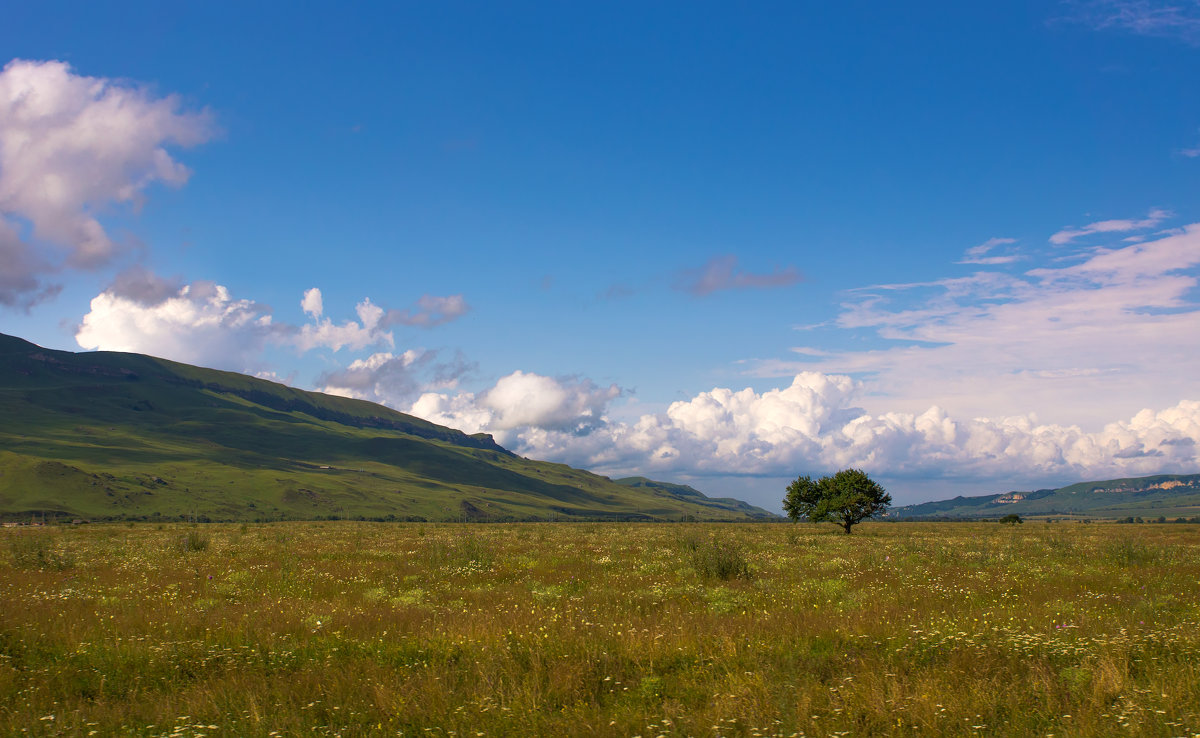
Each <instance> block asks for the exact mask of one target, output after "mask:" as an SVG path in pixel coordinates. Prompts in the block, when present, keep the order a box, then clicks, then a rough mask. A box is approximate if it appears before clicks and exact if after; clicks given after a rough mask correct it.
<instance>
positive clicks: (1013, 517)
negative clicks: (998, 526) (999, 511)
mask: <svg viewBox="0 0 1200 738" xmlns="http://www.w3.org/2000/svg"><path fill="white" fill-rule="evenodd" d="M1000 522H1001V523H1003V524H1004V525H1017V524H1020V523H1024V522H1025V521H1024V520H1021V516H1020V515H1017V514H1016V513H1009V514H1008V515H1005V516H1004V517H1002V518H1000Z"/></svg>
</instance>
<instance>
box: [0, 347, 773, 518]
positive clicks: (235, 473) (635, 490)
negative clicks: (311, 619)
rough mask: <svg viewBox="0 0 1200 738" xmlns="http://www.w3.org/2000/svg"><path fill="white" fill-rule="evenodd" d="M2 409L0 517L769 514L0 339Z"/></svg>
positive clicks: (347, 402) (224, 384) (343, 408)
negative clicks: (627, 483) (626, 483)
mask: <svg viewBox="0 0 1200 738" xmlns="http://www.w3.org/2000/svg"><path fill="white" fill-rule="evenodd" d="M0 418H3V422H2V423H0V517H3V518H5V519H17V518H20V517H22V516H28V515H36V514H39V513H48V514H51V515H61V516H71V517H80V518H90V519H114V518H115V519H121V518H124V519H130V518H134V519H142V518H144V519H170V518H178V517H181V516H182V517H191V518H196V519H211V520H261V519H314V518H339V517H344V518H367V519H385V520H405V519H407V520H548V519H576V520H608V519H631V520H680V519H697V520H718V519H720V520H754V519H771V518H774V517H775V516H773V515H772V514H771V513H769V512H767V511H765V510H761V509H759V508H755V507H753V506H750V505H747V504H746V503H741V502H740V501H736V500H724V499H721V500H713V499H711V498H708V497H706V496H704V495H700V496H699V497H697V496H696V495H694V494H691V493H688V494H677V493H676V492H675V491H673V490H672V485H669V484H666V483H656V484H662V485H663V486H660V487H653V488H652V487H645V486H643V487H638V486H630V485H624V484H618V483H616V482H613V481H612V480H610V479H608V478H606V477H602V476H599V475H596V474H592V473H590V472H586V471H582V470H578V469H572V468H570V467H568V466H565V465H563V464H552V463H548V462H540V461H534V460H530V459H524V458H522V457H520V456H517V455H515V454H513V453H511V452H510V451H508V450H506V449H504V448H502V447H501V446H499V445H498V444H497V443H496V442H495V440H494V439H493V438H492V437H491V436H489V435H486V434H475V435H469V434H466V433H463V432H461V431H458V430H455V429H453V428H447V427H444V426H440V425H436V424H434V423H430V422H428V421H425V420H422V419H420V418H416V417H413V416H411V415H406V414H404V413H400V412H397V411H395V410H392V409H390V408H386V407H383V406H381V405H376V404H374V403H370V402H366V401H363V400H354V399H349V398H344V397H337V396H333V395H326V394H321V393H317V392H308V391H305V390H298V389H294V388H292V387H287V386H284V385H281V384H278V383H275V382H270V381H267V380H264V379H258V378H255V377H249V376H246V375H243V374H237V373H234V372H225V371H218V370H214V369H204V368H201V367H196V366H191V365H188V364H180V363H177V362H173V361H167V360H165V359H158V358H154V357H150V356H145V355H141V354H128V353H116V352H84V353H72V352H67V351H54V350H50V349H44V348H41V347H38V346H36V345H34V344H32V343H29V342H28V341H24V340H22V339H19V338H15V337H12V336H6V335H3V334H0ZM689 489H690V488H689ZM693 492H694V490H693ZM697 494H698V493H697Z"/></svg>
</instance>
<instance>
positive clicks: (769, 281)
mask: <svg viewBox="0 0 1200 738" xmlns="http://www.w3.org/2000/svg"><path fill="white" fill-rule="evenodd" d="M801 279H802V277H801V275H800V271H799V270H798V269H796V267H794V266H788V267H784V268H782V269H775V270H774V271H771V272H767V273H765V274H755V273H753V272H747V271H744V270H742V269H739V268H738V258H737V257H736V256H733V255H732V254H727V255H724V256H716V257H713V258H712V259H709V261H708V263H706V264H705V265H704V266H702V267H700V268H698V269H686V270H684V271H683V272H681V273H680V274H679V276H678V278H677V279H676V281H675V289H678V290H681V291H683V292H687V293H688V294H690V295H693V296H695V297H705V296H707V295H711V294H712V293H714V292H721V291H723V290H745V289H771V288H776V287H788V286H791V285H793V284H796V283H797V282H799V281H800V280H801Z"/></svg>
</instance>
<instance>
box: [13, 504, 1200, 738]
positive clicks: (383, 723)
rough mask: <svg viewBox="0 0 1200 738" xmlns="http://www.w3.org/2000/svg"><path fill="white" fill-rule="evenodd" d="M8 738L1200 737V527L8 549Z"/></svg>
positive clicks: (491, 533)
mask: <svg viewBox="0 0 1200 738" xmlns="http://www.w3.org/2000/svg"><path fill="white" fill-rule="evenodd" d="M0 598H2V602H3V606H2V607H0V732H2V733H4V734H33V735H85V736H86V735H139V736H197V735H208V736H269V735H300V734H304V735H343V736H352V735H383V734H387V735H401V734H402V735H408V736H421V735H432V736H483V735H513V736H516V735H535V734H540V735H622V736H634V735H640V736H659V735H666V736H675V735H693V736H715V735H721V736H766V735H785V736H786V735H808V736H828V735H870V734H889V733H890V734H899V735H906V734H912V735H971V734H978V735H1047V734H1054V735H1120V736H1124V735H1138V736H1141V735H1150V736H1191V735H1196V734H1198V733H1200V526H1195V525H1169V526H1168V525H1145V526H1142V525H1122V526H1116V525H1100V524H1097V525H1084V524H1061V523H1060V524H1046V523H1026V524H1025V525H1023V526H1015V527H1005V526H1000V525H997V524H994V523H992V524H988V523H962V524H919V523H911V524H910V523H901V524H884V523H873V524H864V525H861V526H859V527H857V528H856V529H855V533H854V535H852V536H844V535H841V534H840V533H839V532H838V531H837V530H836V529H835V528H834V527H833V526H822V525H793V524H773V525H770V524H761V525H730V524H725V525H720V524H658V525H655V524H599V523H587V524H579V523H575V524H571V523H562V524H556V523H541V524H494V525H482V524H386V523H361V522H358V523H354V522H329V523H274V524H265V525H253V524H251V525H239V524H227V525H226V524H222V525H216V524H214V525H201V526H198V527H193V526H187V525H182V524H180V525H170V524H168V525H161V526H157V525H150V524H139V525H136V526H133V525H125V524H111V525H85V526H63V527H48V528H18V529H14V528H6V529H3V530H0Z"/></svg>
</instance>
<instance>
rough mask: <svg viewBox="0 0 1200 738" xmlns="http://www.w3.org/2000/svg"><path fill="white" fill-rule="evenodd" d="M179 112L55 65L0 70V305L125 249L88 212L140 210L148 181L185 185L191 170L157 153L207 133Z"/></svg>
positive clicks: (18, 63) (31, 298) (16, 63)
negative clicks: (60, 274) (0, 268)
mask: <svg viewBox="0 0 1200 738" xmlns="http://www.w3.org/2000/svg"><path fill="white" fill-rule="evenodd" d="M180 108H181V103H180V100H179V98H178V97H176V96H167V97H165V98H156V97H155V96H154V95H152V94H151V93H150V92H149V91H147V90H146V89H144V88H141V87H137V86H133V85H129V84H126V83H122V82H117V81H114V80H109V79H103V78H97V77H84V76H80V75H77V74H74V73H73V72H72V71H71V68H70V67H69V66H68V65H67V64H65V63H63V62H58V61H47V62H37V61H25V60H20V59H17V60H13V61H11V62H9V63H8V64H7V65H5V67H4V69H3V70H2V71H0V265H2V266H3V267H4V268H3V271H2V272H0V273H2V274H3V276H2V277H0V304H3V305H8V306H19V307H25V308H28V307H29V306H30V305H32V304H33V303H34V302H37V301H38V300H40V299H44V298H46V297H48V296H51V295H52V294H53V293H54V291H55V288H54V286H53V285H49V286H48V285H45V284H44V283H43V279H44V278H45V277H46V276H47V275H50V274H53V273H55V272H57V271H61V270H62V269H65V268H79V269H94V268H97V267H102V266H105V265H107V264H109V263H111V262H112V260H113V259H114V257H116V256H117V255H118V254H119V253H120V252H121V251H122V250H123V248H124V247H123V246H122V245H121V244H119V243H117V242H115V241H113V240H112V238H111V237H110V236H109V235H108V233H107V232H106V231H105V229H104V226H103V225H101V223H100V221H99V220H98V219H97V217H96V214H97V213H99V212H102V211H103V210H104V209H105V208H108V207H110V206H111V205H113V204H126V205H131V206H133V207H138V206H140V204H141V202H142V201H143V199H144V197H145V190H146V189H147V188H148V187H149V186H150V185H151V184H153V183H155V182H161V183H164V184H167V185H170V186H175V187H178V186H181V185H183V184H184V183H185V182H186V181H187V179H188V176H189V174H190V172H189V171H188V169H187V168H186V167H184V166H183V165H181V164H179V163H178V162H177V161H175V160H174V159H173V158H172V157H171V155H170V154H169V153H167V149H166V147H167V146H168V145H177V146H185V147H186V146H193V145H195V144H199V143H201V142H203V141H205V140H207V139H208V138H210V137H211V136H212V135H213V130H214V129H213V125H212V122H211V119H210V116H209V115H208V113H207V112H199V113H191V112H182V111H181V110H180ZM26 224H27V226H28V228H27V231H28V232H27V233H26V232H24V231H25V230H26V228H25V226H26Z"/></svg>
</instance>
